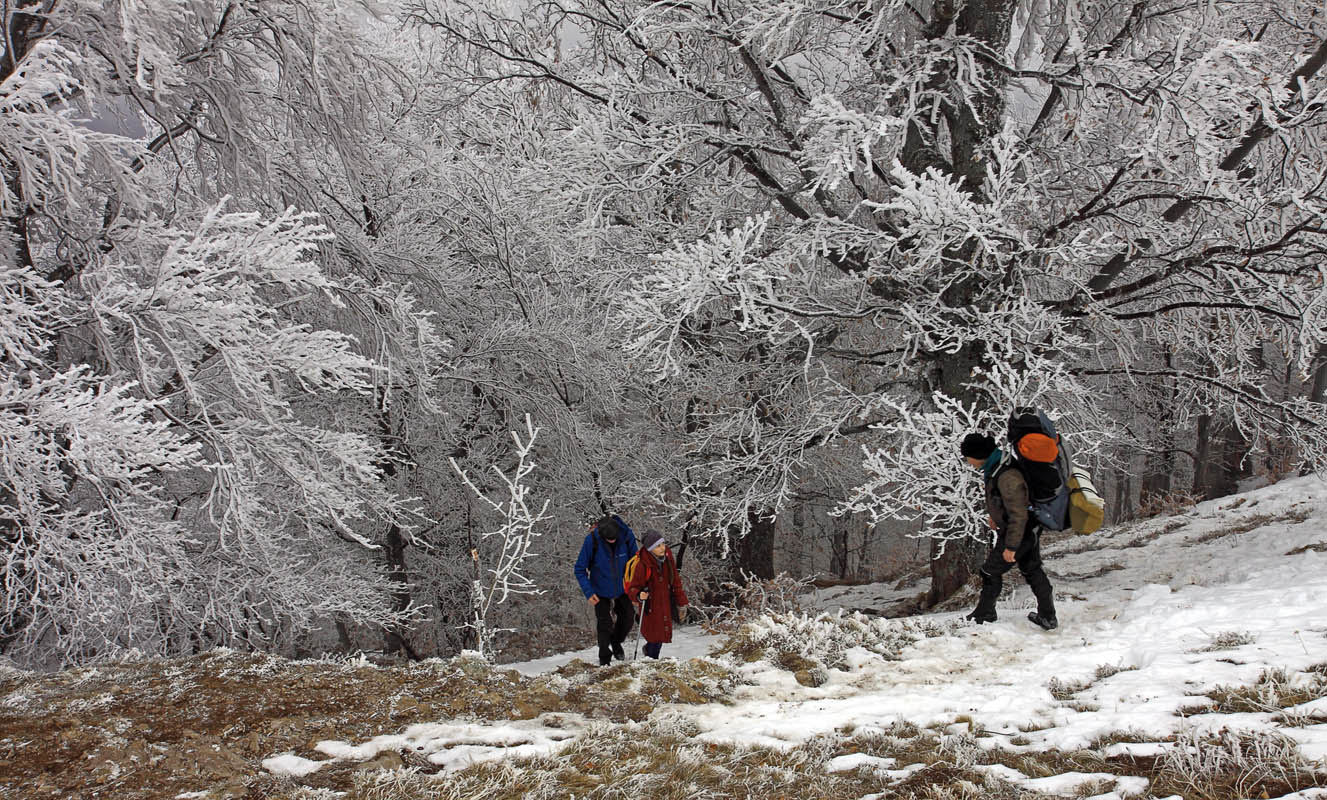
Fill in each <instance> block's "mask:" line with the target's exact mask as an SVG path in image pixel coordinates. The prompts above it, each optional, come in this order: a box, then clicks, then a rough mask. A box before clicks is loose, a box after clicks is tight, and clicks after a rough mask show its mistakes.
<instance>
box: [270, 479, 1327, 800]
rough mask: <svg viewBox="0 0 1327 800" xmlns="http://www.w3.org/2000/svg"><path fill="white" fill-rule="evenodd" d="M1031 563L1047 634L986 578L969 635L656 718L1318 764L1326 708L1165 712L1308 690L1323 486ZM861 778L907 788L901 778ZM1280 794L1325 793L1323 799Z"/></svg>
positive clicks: (428, 740)
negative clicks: (1262, 683)
mask: <svg viewBox="0 0 1327 800" xmlns="http://www.w3.org/2000/svg"><path fill="white" fill-rule="evenodd" d="M1044 556H1045V561H1046V564H1047V568H1048V572H1049V573H1050V574H1051V578H1052V581H1053V583H1054V584H1055V589H1056V594H1057V600H1058V603H1059V618H1060V628H1059V629H1058V630H1056V631H1053V632H1049V633H1047V632H1043V631H1041V630H1040V629H1038V628H1036V627H1034V626H1032V625H1031V624H1030V623H1029V622H1027V621H1026V619H1025V616H1026V613H1027V610H1028V609H1029V608H1030V607H1031V606H1032V600H1031V597H1030V595H1029V593H1028V591H1027V589H1026V586H1025V585H1024V584H1023V583H1022V580H1021V578H1019V577H1018V574H1017V571H1015V572H1013V573H1011V574H1010V576H1009V577H1008V578H1007V583H1006V586H1008V587H1013V588H1014V591H1013V592H1012V593H1011V594H1009V595H1007V596H1006V597H1005V598H1003V599H1002V601H1001V603H1000V605H999V607H998V611H999V614H1000V619H999V621H998V622H997V623H995V624H992V625H983V626H974V625H972V624H970V623H966V622H962V621H961V615H960V614H957V613H954V614H940V615H933V616H929V617H927V618H926V619H927V620H928V621H930V622H932V623H939V624H940V626H941V630H943V631H944V632H943V633H942V635H934V636H930V637H927V638H921V639H920V640H918V641H916V642H915V643H913V644H911V645H909V646H908V647H907V648H906V649H904V650H903V651H902V653H901V654H900V655H901V658H900V660H896V661H887V660H884V659H882V658H880V657H878V656H876V655H874V654H872V653H869V652H867V651H865V650H857V651H853V652H850V653H849V654H848V655H849V658H848V661H849V663H850V669H848V670H846V671H844V670H830V671H829V676H830V677H829V681H828V682H827V683H826V684H824V685H823V686H820V687H817V688H808V687H807V686H803V685H801V684H799V683H798V682H797V681H795V680H794V679H793V676H792V673H791V672H789V671H788V670H786V669H780V668H778V667H777V666H775V665H773V664H770V663H768V662H766V661H758V662H755V663H751V664H742V665H741V666H740V667H739V669H740V672H741V673H742V675H743V677H744V678H745V679H746V681H747V683H746V685H742V686H739V687H738V689H737V690H736V692H735V695H734V696H733V697H732V701H733V702H732V704H726V705H720V704H713V703H711V704H701V705H676V706H670V707H668V708H667V709H661V710H660V711H657V712H656V713H662V712H666V713H667V714H670V715H676V716H679V717H683V718H686V719H687V720H688V721H689V723H690V724H691V725H693V726H694V729H695V730H698V731H699V733H698V736H699V738H701V739H703V740H706V741H712V742H727V743H737V744H749V745H760V746H777V747H791V746H795V745H797V744H799V743H802V742H805V741H807V740H808V739H809V738H811V737H814V736H816V735H819V734H832V733H834V732H836V731H842V730H844V729H845V728H855V729H856V731H857V732H859V733H860V732H861V731H863V730H872V729H886V728H888V727H889V726H890V725H892V724H894V723H897V722H899V721H906V722H911V723H914V724H916V725H917V726H920V727H924V728H926V727H932V728H934V727H940V728H944V729H948V730H950V731H951V732H953V733H960V732H961V733H966V734H969V735H971V736H973V737H975V739H976V742H977V744H978V745H979V746H981V747H984V748H994V747H999V748H1005V749H1013V750H1018V749H1028V750H1047V749H1061V750H1074V749H1078V748H1083V747H1087V746H1089V745H1092V744H1094V743H1100V742H1101V741H1102V740H1103V739H1108V738H1117V739H1125V740H1127V741H1123V742H1121V743H1119V744H1115V745H1111V747H1114V748H1120V749H1128V750H1129V751H1130V752H1133V753H1135V754H1139V755H1146V754H1148V753H1153V754H1155V753H1157V752H1160V751H1161V750H1163V749H1165V748H1167V747H1173V746H1175V745H1173V744H1170V743H1167V742H1165V741H1163V740H1165V739H1168V738H1173V737H1175V736H1180V737H1183V736H1187V735H1190V733H1191V732H1194V731H1200V732H1201V731H1209V730H1211V731H1216V730H1219V729H1221V728H1233V729H1238V730H1276V731H1279V732H1281V733H1283V734H1285V735H1288V736H1290V737H1292V738H1293V739H1294V740H1295V741H1296V742H1298V743H1299V746H1300V750H1301V752H1302V754H1303V755H1304V756H1305V757H1306V758H1308V759H1311V760H1318V761H1324V762H1327V698H1321V697H1320V698H1318V699H1315V700H1313V701H1311V702H1307V703H1304V704H1302V705H1300V706H1296V707H1290V708H1282V707H1281V706H1279V705H1277V706H1272V705H1269V706H1268V708H1267V710H1265V711H1243V712H1239V713H1203V714H1200V715H1197V716H1193V715H1188V716H1185V715H1183V714H1182V712H1185V711H1186V710H1191V709H1193V708H1194V707H1196V706H1200V705H1207V706H1209V707H1210V706H1211V705H1212V700H1211V699H1210V698H1211V695H1212V694H1213V693H1214V691H1215V690H1217V688H1218V687H1222V686H1250V685H1253V684H1256V683H1258V682H1259V680H1260V677H1261V676H1263V675H1264V673H1265V672H1266V671H1268V670H1283V671H1285V675H1286V676H1287V680H1288V681H1290V682H1291V683H1294V682H1295V681H1299V682H1303V681H1304V680H1306V679H1308V678H1311V677H1312V675H1311V674H1310V675H1308V676H1306V675H1305V674H1303V671H1304V670H1306V669H1307V668H1309V667H1313V666H1318V667H1319V669H1322V666H1321V665H1327V615H1325V614H1324V610H1325V609H1327V568H1325V567H1327V484H1324V482H1323V481H1321V480H1319V479H1316V478H1301V479H1294V480H1290V481H1286V482H1282V483H1280V484H1277V485H1274V486H1271V487H1267V488H1263V489H1259V490H1256V491H1253V492H1249V493H1247V494H1244V495H1240V496H1237V497H1231V498H1224V499H1222V500H1219V501H1213V502H1207V503H1203V504H1200V505H1198V506H1196V507H1194V508H1192V509H1190V510H1188V511H1187V512H1186V513H1183V514H1182V515H1180V516H1177V517H1165V518H1158V519H1156V520H1152V521H1148V522H1145V523H1138V524H1134V525H1130V526H1126V527H1121V528H1116V529H1110V530H1105V531H1102V532H1100V533H1098V534H1094V535H1090V536H1082V537H1074V538H1065V539H1062V540H1060V541H1058V542H1055V543H1052V544H1048V546H1047V547H1046V548H1045V550H1044ZM834 594H835V595H837V596H840V597H841V598H842V601H843V603H844V605H846V606H848V607H861V606H864V605H869V602H866V601H865V600H864V598H866V597H871V598H876V599H881V600H884V601H886V602H887V601H888V600H889V599H895V595H896V593H895V592H894V591H893V590H892V589H890V588H888V587H874V588H870V589H865V590H861V589H859V590H854V591H851V592H835V593H834ZM833 599H834V597H829V598H824V597H822V600H828V601H830V603H831V604H832V601H833ZM889 624H899V625H903V624H905V622H904V621H897V622H891V623H889ZM716 641H717V640H716V638H715V637H710V636H704V635H701V634H698V633H696V632H695V628H694V627H688V628H686V629H684V630H683V631H681V632H680V634H679V636H678V639H677V641H676V642H675V643H674V644H672V645H669V646H666V647H665V649H664V655H665V656H671V657H673V658H680V659H685V658H690V657H693V656H701V655H704V654H705V653H706V652H707V651H709V650H710V648H711V647H713V646H714V645H715V643H716ZM631 644H632V643H631V642H630V641H629V642H628V649H629V650H630V647H631ZM594 655H595V654H594V651H593V649H587V650H584V651H580V652H575V653H566V654H563V655H560V656H555V657H552V658H546V659H541V660H538V661H532V662H528V663H525V664H520V665H509V666H515V667H516V668H517V669H519V670H520V671H522V672H524V673H526V674H535V673H540V672H545V671H548V670H552V669H554V668H556V667H558V666H560V665H563V664H566V663H568V662H570V661H571V660H572V659H574V658H580V659H582V660H585V661H593V660H594ZM598 724H602V723H598ZM626 724H633V723H626ZM587 725H588V723H585V721H584V720H578V719H575V718H570V717H568V715H559V716H558V717H557V718H556V719H542V718H541V719H538V720H532V721H529V722H525V723H519V724H485V723H473V724H467V723H458V722H456V721H454V720H449V721H440V722H438V723H437V724H432V725H416V726H412V727H411V728H408V729H406V730H405V731H403V732H402V733H401V734H399V735H397V736H390V737H378V738H377V739H374V740H370V741H368V742H360V743H348V742H331V741H328V742H323V743H320V744H319V745H318V747H317V749H318V750H320V751H321V752H322V753H324V754H325V755H327V756H330V757H333V758H334V759H346V758H352V759H367V758H371V757H373V755H374V754H375V753H377V752H380V751H382V750H387V749H393V748H396V749H400V748H402V747H406V748H412V749H414V750H415V751H416V752H418V753H419V754H421V755H423V756H426V757H430V758H431V759H432V760H433V762H434V763H436V764H441V765H446V766H447V767H448V768H457V767H460V766H463V765H465V764H466V763H470V762H472V761H477V760H486V759H494V758H506V757H512V756H521V755H530V754H532V753H550V752H556V751H557V750H558V749H559V748H562V747H564V746H566V744H567V743H568V742H570V741H573V740H574V739H575V738H576V736H577V735H579V734H580V733H581V732H582V731H583V730H585V728H586V726H587ZM870 758H871V757H870V756H866V755H861V756H845V757H843V758H842V759H836V761H837V762H838V763H834V764H832V766H831V768H832V769H840V768H841V769H850V768H852V767H853V766H855V765H857V764H860V763H862V759H870ZM318 763H319V762H312V761H307V760H305V759H301V758H298V757H296V756H292V755H274V756H273V758H271V759H269V760H268V761H266V762H264V765H265V767H266V768H267V769H269V770H270V771H273V772H278V773H285V774H297V773H300V772H301V771H306V770H310V769H316V768H317V767H318ZM323 763H326V762H323ZM878 766H880V767H881V768H882V769H886V770H888V769H892V768H895V767H897V770H895V771H896V773H897V774H899V775H900V776H901V775H906V774H907V768H908V765H906V764H901V765H894V764H880V765H878ZM989 769H991V770H996V771H999V770H1004V771H1005V774H1002V775H1001V777H1003V778H1005V779H1007V780H1010V781H1012V782H1014V783H1020V784H1021V785H1024V786H1026V787H1027V788H1030V789H1037V790H1039V791H1043V792H1047V793H1051V794H1055V793H1065V794H1072V793H1073V792H1074V791H1075V790H1076V788H1077V787H1078V786H1080V785H1081V784H1083V783H1084V781H1086V780H1089V779H1091V778H1093V777H1095V778H1096V779H1097V780H1098V781H1099V782H1100V781H1101V780H1103V776H1100V775H1098V776H1084V775H1075V774H1068V775H1059V776H1051V777H1041V778H1036V779H1034V778H1029V777H1026V776H1023V775H1020V774H1018V773H1013V774H1007V773H1010V772H1013V771H1012V770H1008V768H1005V767H999V766H998V765H992V766H990V767H989ZM1104 779H1106V781H1107V784H1110V783H1111V782H1113V784H1114V785H1113V788H1111V789H1109V790H1108V791H1106V792H1105V793H1103V794H1100V795H1098V798H1099V800H1107V798H1123V797H1131V796H1141V795H1144V794H1145V793H1146V790H1147V781H1146V780H1144V779H1141V778H1137V779H1130V778H1127V777H1124V778H1117V777H1116V776H1104ZM1287 797H1295V798H1327V791H1323V790H1316V789H1310V790H1308V791H1306V792H1300V793H1297V794H1295V795H1287Z"/></svg>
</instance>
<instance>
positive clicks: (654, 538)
mask: <svg viewBox="0 0 1327 800" xmlns="http://www.w3.org/2000/svg"><path fill="white" fill-rule="evenodd" d="M663 540H664V537H663V534H662V533H659V532H658V531H656V530H655V529H654V528H650V529H649V530H647V531H645V535H643V536H641V537H640V549H642V550H649V549H650V548H652V547H654V546H655V545H656V544H658V543H659V542H662V541H663Z"/></svg>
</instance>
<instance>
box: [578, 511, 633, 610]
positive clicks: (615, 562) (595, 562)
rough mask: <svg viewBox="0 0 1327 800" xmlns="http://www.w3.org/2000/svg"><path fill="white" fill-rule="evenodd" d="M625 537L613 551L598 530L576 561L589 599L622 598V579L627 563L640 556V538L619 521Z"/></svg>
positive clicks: (618, 538) (583, 546) (621, 538)
mask: <svg viewBox="0 0 1327 800" xmlns="http://www.w3.org/2000/svg"><path fill="white" fill-rule="evenodd" d="M619 522H620V524H621V527H622V535H621V536H619V537H617V544H616V545H615V546H613V547H610V546H609V544H608V542H607V541H605V540H604V539H603V537H601V536H600V535H599V531H598V528H596V529H595V530H592V531H590V533H589V535H588V536H586V537H585V543H584V544H582V545H581V554H580V555H579V556H578V557H577V558H576V580H578V581H580V584H581V591H582V592H584V593H585V596H586V598H589V596H590V595H592V594H597V595H599V596H600V597H602V598H604V599H606V600H611V599H613V598H614V597H617V596H618V595H620V594H622V591H623V590H622V577H623V575H624V573H625V572H626V570H627V561H628V560H629V559H630V558H631V557H632V556H634V555H636V534H634V533H632V532H631V528H629V527H627V524H626V523H625V522H621V520H619Z"/></svg>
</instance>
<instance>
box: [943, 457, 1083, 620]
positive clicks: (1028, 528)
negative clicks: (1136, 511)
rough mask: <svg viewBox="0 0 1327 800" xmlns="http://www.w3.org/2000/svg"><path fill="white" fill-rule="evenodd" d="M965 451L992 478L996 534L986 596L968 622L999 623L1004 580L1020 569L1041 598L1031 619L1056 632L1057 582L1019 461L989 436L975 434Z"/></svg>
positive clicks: (984, 577) (991, 520) (984, 578)
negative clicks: (1046, 566) (1047, 566)
mask: <svg viewBox="0 0 1327 800" xmlns="http://www.w3.org/2000/svg"><path fill="white" fill-rule="evenodd" d="M959 450H960V452H962V454H963V457H964V458H966V459H967V462H968V464H970V465H971V466H972V467H973V468H974V469H979V470H981V471H982V474H983V476H984V477H985V479H986V481H985V482H986V512H987V514H989V517H988V520H987V522H988V524H989V525H990V526H991V528H993V529H994V530H995V544H994V546H993V547H992V548H991V552H990V553H989V554H988V555H987V556H986V561H985V562H984V563H983V564H982V565H981V570H980V574H981V596H980V597H979V598H978V600H977V607H976V608H975V609H973V611H972V613H970V614H968V615H967V617H966V619H970V620H972V621H973V622H976V623H977V624H978V625H980V624H982V623H983V622H995V619H996V615H995V598H997V597H999V596H1000V588H1001V584H1002V578H1003V576H1004V574H1005V573H1006V572H1008V571H1009V570H1011V569H1013V568H1014V565H1015V564H1017V565H1018V569H1019V570H1020V571H1021V572H1022V573H1023V578H1024V579H1025V580H1027V584H1028V587H1029V588H1031V589H1032V594H1033V595H1034V596H1035V597H1036V598H1037V610H1036V611H1033V612H1032V613H1030V614H1028V620H1030V621H1031V622H1032V623H1033V624H1035V625H1038V626H1040V627H1042V628H1044V629H1045V630H1048V631H1049V630H1053V629H1054V628H1055V627H1056V626H1057V625H1058V624H1059V623H1058V622H1057V621H1056V619H1055V600H1054V598H1053V597H1052V590H1051V582H1050V579H1048V578H1047V577H1046V572H1045V571H1044V570H1043V569H1042V568H1041V541H1040V539H1041V528H1040V526H1039V525H1038V523H1037V519H1036V517H1034V516H1033V515H1032V514H1031V513H1030V511H1029V507H1030V505H1031V500H1030V494H1029V492H1028V483H1027V479H1026V478H1025V477H1024V475H1023V472H1022V471H1021V470H1020V469H1019V466H1018V464H1017V463H1016V462H1015V460H1014V458H1013V456H1012V455H1009V454H1006V453H1005V452H1004V451H1002V450H1001V449H1000V448H998V447H996V446H995V440H994V439H992V438H991V437H990V436H987V435H986V434H984V433H969V434H968V435H967V436H965V437H964V438H963V444H962V445H961V446H960V448H959Z"/></svg>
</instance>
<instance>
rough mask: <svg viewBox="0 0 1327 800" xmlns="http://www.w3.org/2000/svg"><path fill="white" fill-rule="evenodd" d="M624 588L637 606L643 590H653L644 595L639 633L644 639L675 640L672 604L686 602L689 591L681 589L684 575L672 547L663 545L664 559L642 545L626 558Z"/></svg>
mask: <svg viewBox="0 0 1327 800" xmlns="http://www.w3.org/2000/svg"><path fill="white" fill-rule="evenodd" d="M622 588H623V589H625V590H626V592H627V597H630V598H631V602H633V603H635V604H636V606H637V607H638V608H639V606H640V593H641V591H642V590H644V591H646V592H649V593H650V596H649V597H647V598H646V599H645V619H643V620H642V621H641V626H640V635H641V636H643V637H645V641H647V642H659V643H661V644H667V643H669V642H671V641H673V610H672V604H673V602H676V603H677V605H679V606H684V605H686V604H687V593H686V592H685V591H684V590H683V589H682V575H681V573H680V572H678V569H677V561H676V560H675V559H674V558H673V551H672V550H669V549H667V548H664V557H663V559H658V558H655V556H654V553H651V552H650V551H649V550H645V549H644V548H642V549H641V550H640V551H639V552H637V553H636V555H635V557H633V558H632V559H631V560H630V561H628V562H627V570H626V577H625V578H624V579H623V581H622Z"/></svg>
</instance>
